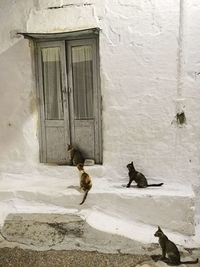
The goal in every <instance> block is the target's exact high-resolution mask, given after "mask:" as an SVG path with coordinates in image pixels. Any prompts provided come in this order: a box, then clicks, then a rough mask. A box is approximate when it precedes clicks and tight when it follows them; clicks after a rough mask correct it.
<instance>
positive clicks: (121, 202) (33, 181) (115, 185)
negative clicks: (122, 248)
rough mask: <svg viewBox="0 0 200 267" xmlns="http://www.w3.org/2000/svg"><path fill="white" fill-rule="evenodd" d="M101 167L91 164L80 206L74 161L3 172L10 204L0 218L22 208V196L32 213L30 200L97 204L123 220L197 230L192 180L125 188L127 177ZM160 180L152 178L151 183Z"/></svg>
mask: <svg viewBox="0 0 200 267" xmlns="http://www.w3.org/2000/svg"><path fill="white" fill-rule="evenodd" d="M99 168H100V169H101V167H99V166H92V167H89V173H90V174H91V176H92V178H93V187H92V189H91V191H90V192H89V195H88V198H87V200H86V202H85V203H84V204H83V205H82V206H80V205H79V203H80V202H81V200H82V197H83V193H81V192H79V176H78V171H77V170H76V168H74V167H66V166H62V167H60V166H59V167H58V166H52V167H49V166H47V167H45V168H42V169H40V170H38V169H37V170H31V171H30V172H25V171H23V173H20V172H16V173H13V172H2V173H1V176H0V188H1V190H0V205H1V204H2V205H4V204H5V205H6V208H5V212H4V213H3V212H2V210H3V207H2V209H1V216H2V219H1V220H2V223H3V220H4V219H5V217H6V214H9V213H12V209H13V211H14V210H15V209H19V210H20V209H22V210H23V204H22V203H21V204H19V202H20V201H19V200H20V199H21V200H24V201H25V202H26V203H30V207H29V209H30V212H31V213H34V209H35V205H32V206H31V203H34V202H35V203H41V204H42V205H44V207H47V206H55V207H60V208H63V209H70V210H72V209H74V210H76V211H78V212H81V211H85V210H89V211H94V210H99V211H100V212H101V213H103V214H109V215H110V216H111V217H114V218H118V219H119V220H123V221H128V222H131V221H137V222H140V223H143V224H147V225H152V226H154V227H155V226H157V225H160V226H161V227H163V228H165V229H169V230H171V231H175V232H179V233H181V234H183V235H188V236H191V235H194V233H195V211H194V193H193V190H192V188H191V186H190V185H182V184H175V183H171V182H169V183H166V182H165V184H164V185H163V186H162V187H157V188H156V187H155V188H153V187H152V188H145V189H139V188H136V187H131V188H126V187H125V183H126V182H127V181H126V180H127V178H124V179H121V180H120V179H117V182H115V181H114V180H113V179H111V178H109V177H104V175H105V174H104V173H103V170H102V169H101V171H102V173H101V174H100V176H97V173H100V171H99ZM158 180H159V182H162V180H161V179H157V180H156V181H158ZM156 181H155V179H150V182H152V183H154V182H156ZM20 205H21V208H20ZM8 207H9V208H8ZM16 207H18V208H16ZM38 212H39V211H38ZM119 234H120V233H119Z"/></svg>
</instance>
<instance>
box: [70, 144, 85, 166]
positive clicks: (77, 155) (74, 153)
mask: <svg viewBox="0 0 200 267" xmlns="http://www.w3.org/2000/svg"><path fill="white" fill-rule="evenodd" d="M67 151H68V152H69V155H70V165H74V166H77V165H78V164H79V163H84V161H85V159H84V157H83V155H82V153H81V151H80V150H79V149H77V148H75V147H74V146H72V145H68V148H67Z"/></svg>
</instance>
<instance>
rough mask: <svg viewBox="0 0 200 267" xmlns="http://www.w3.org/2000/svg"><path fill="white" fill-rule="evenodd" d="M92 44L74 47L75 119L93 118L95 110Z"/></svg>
mask: <svg viewBox="0 0 200 267" xmlns="http://www.w3.org/2000/svg"><path fill="white" fill-rule="evenodd" d="M92 63H93V62H92V46H91V45H81V46H74V47H72V76H73V94H74V97H73V98H74V117H75V119H78V120H82V119H92V118H93V117H94V112H93V69H92Z"/></svg>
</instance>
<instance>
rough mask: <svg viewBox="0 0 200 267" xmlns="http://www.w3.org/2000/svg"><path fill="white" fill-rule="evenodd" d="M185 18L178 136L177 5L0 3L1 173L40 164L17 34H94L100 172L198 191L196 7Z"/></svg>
mask: <svg viewBox="0 0 200 267" xmlns="http://www.w3.org/2000/svg"><path fill="white" fill-rule="evenodd" d="M52 7H57V8H52ZM183 11H184V16H183V18H184V20H183V26H184V27H183V29H184V32H183V36H182V41H183V42H182V44H183V53H181V64H182V65H181V66H182V67H183V68H182V69H181V70H182V73H181V98H182V99H183V101H182V102H183V106H184V110H185V115H186V119H187V124H186V125H185V126H183V127H177V125H176V124H175V123H173V121H174V118H175V115H176V109H177V105H176V103H177V101H176V100H177V81H178V77H180V76H178V72H177V62H179V61H178V60H179V57H178V51H179V50H178V49H179V44H180V42H179V15H180V9H179V1H178V0H165V1H157V0H151V1H149V0H101V1H100V0H99V1H98V0H87V1H86V0H85V1H84V0H76V1H74V0H73V1H70V0H32V1H26V0H20V1H14V0H7V1H5V0H4V1H1V2H0V81H1V82H0V92H1V97H0V129H1V131H0V151H1V153H0V160H1V163H3V164H8V162H11V163H12V162H15V161H21V162H27V161H28V162H29V163H31V164H38V163H39V152H38V150H39V145H38V137H37V131H38V122H37V118H38V115H37V109H36V100H35V83H34V73H33V70H32V63H31V53H30V47H29V42H28V41H27V40H24V39H23V38H17V37H16V36H15V35H14V33H15V31H16V30H18V31H28V32H52V31H54V32H55V31H68V30H78V29H85V28H91V27H100V28H101V33H100V58H101V91H102V96H103V161H104V166H105V170H107V171H108V172H110V175H111V176H112V178H113V179H117V178H118V177H126V176H127V170H126V167H125V166H126V164H127V163H128V162H129V161H131V160H133V161H134V163H135V165H136V167H137V169H138V170H140V171H142V172H143V173H144V174H145V175H146V176H147V177H162V178H163V179H165V180H166V181H168V180H169V179H171V180H176V181H180V182H183V183H184V182H191V183H192V184H196V185H198V184H199V181H200V178H199V172H200V167H199V160H200V120H199V114H200V105H199V98H200V91H199V85H200V75H199V71H200V67H199V62H200V50H199V43H200V37H199V36H200V32H199V31H200V29H199V12H200V3H199V1H198V0H185V1H184V10H183Z"/></svg>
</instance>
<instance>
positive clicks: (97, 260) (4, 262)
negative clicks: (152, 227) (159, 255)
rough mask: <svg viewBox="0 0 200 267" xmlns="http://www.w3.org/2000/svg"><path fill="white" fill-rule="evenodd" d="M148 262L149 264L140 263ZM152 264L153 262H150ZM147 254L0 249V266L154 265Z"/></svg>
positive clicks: (122, 266)
mask: <svg viewBox="0 0 200 267" xmlns="http://www.w3.org/2000/svg"><path fill="white" fill-rule="evenodd" d="M147 261H148V262H149V261H150V262H149V263H150V265H149V264H148V265H146V264H141V265H140V263H142V262H144V263H145V262H147ZM152 264H153V262H152ZM152 264H151V259H150V257H149V256H133V255H124V254H123V255H122V254H117V255H116V254H103V253H98V252H81V251H53V250H52V251H46V252H38V251H31V250H22V249H17V248H14V249H10V248H2V249H0V267H29V266H30V267H134V266H144V267H147V266H150V267H153V266H155V265H154V264H153V265H152Z"/></svg>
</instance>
